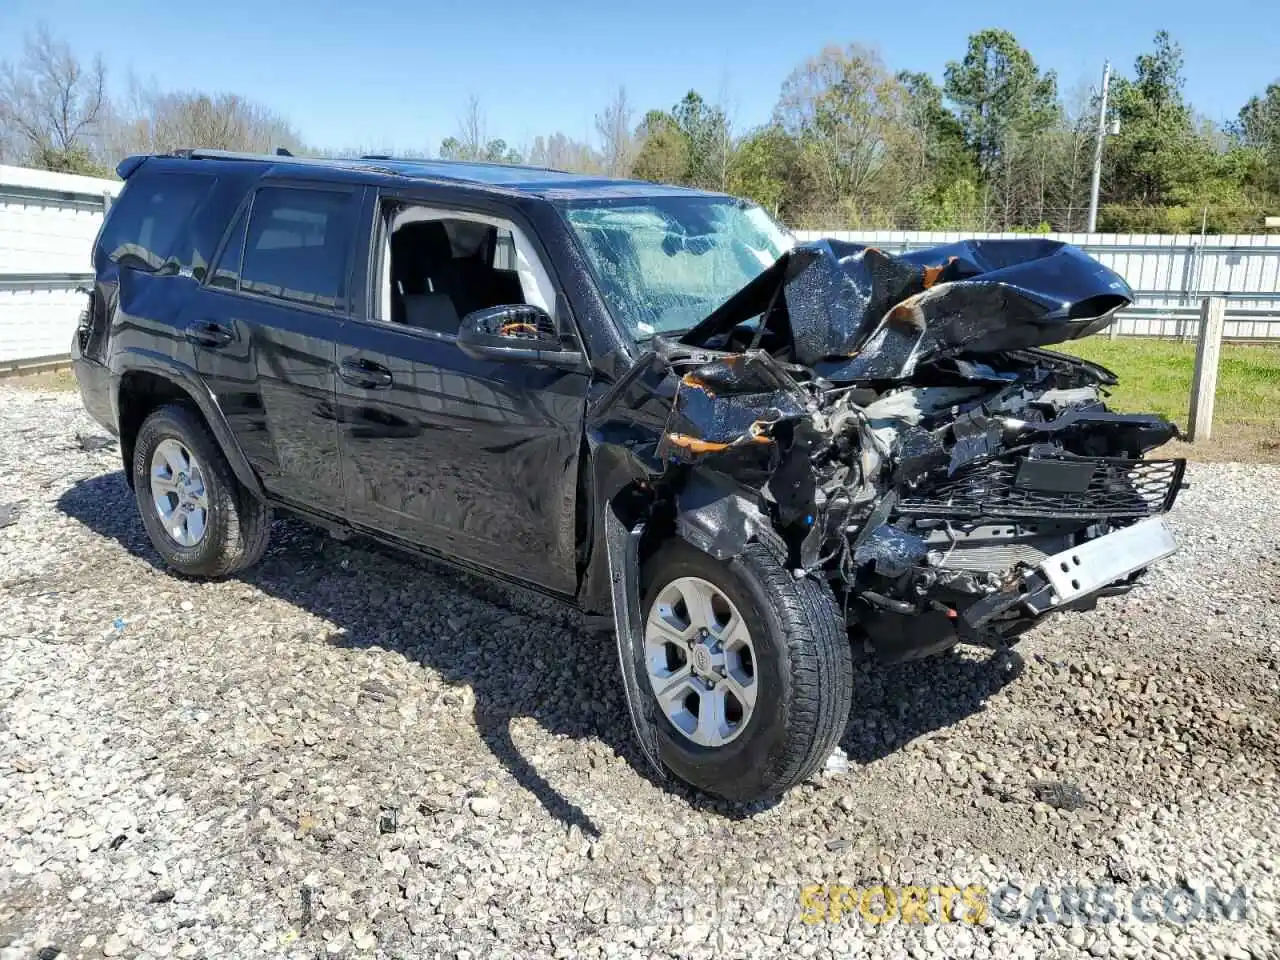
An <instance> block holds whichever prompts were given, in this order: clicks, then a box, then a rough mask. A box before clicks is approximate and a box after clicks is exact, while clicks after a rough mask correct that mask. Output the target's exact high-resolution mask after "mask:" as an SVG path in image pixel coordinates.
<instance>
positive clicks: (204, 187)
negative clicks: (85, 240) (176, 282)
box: [97, 171, 217, 273]
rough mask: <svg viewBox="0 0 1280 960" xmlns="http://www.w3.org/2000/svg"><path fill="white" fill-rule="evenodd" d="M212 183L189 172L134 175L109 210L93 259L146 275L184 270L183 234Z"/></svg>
mask: <svg viewBox="0 0 1280 960" xmlns="http://www.w3.org/2000/svg"><path fill="white" fill-rule="evenodd" d="M216 180H217V178H216V177H212V176H208V175H206V174H195V173H192V174H185V173H159V174H152V175H149V176H148V175H147V174H146V173H145V171H142V172H140V173H139V174H138V175H135V178H134V179H133V180H131V181H130V182H129V183H127V184H126V185H125V188H124V190H123V191H122V192H121V194H120V198H119V199H118V200H117V201H116V202H115V203H114V204H112V206H111V211H110V213H109V214H108V216H107V222H106V224H105V225H104V226H103V228H102V232H101V234H99V236H98V247H97V254H98V256H99V257H106V258H107V259H109V260H112V261H114V262H116V263H118V264H120V265H121V266H124V267H130V268H132V269H134V270H143V271H146V272H148V273H155V272H159V271H161V270H172V271H173V272H174V273H177V272H178V269H179V268H180V267H183V266H185V267H188V268H190V267H191V263H190V260H191V256H190V252H191V251H190V247H191V243H190V238H189V237H186V236H185V231H186V228H187V225H188V224H189V223H190V221H191V216H192V214H193V213H195V211H196V208H197V207H198V206H199V205H200V203H201V202H202V201H203V200H204V198H205V197H206V196H208V194H209V191H210V190H211V189H212V188H213V185H214V183H215V182H216ZM180 240H182V241H183V242H182V243H181V244H180V243H179V241H180ZM175 252H177V253H181V254H182V255H175Z"/></svg>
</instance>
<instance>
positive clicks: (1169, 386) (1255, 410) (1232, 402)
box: [1050, 336, 1280, 428]
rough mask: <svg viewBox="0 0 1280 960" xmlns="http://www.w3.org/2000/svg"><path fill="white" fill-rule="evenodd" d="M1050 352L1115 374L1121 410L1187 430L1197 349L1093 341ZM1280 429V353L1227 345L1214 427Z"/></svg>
mask: <svg viewBox="0 0 1280 960" xmlns="http://www.w3.org/2000/svg"><path fill="white" fill-rule="evenodd" d="M1050 349H1055V350H1062V351H1063V352H1064V353H1073V354H1075V355H1076V356H1078V357H1083V358H1084V359H1086V360H1092V361H1093V362H1095V363H1100V364H1102V365H1103V366H1104V367H1107V368H1109V369H1111V370H1113V371H1115V373H1116V375H1117V376H1118V377H1119V378H1120V383H1119V384H1118V385H1117V386H1116V387H1114V388H1113V393H1112V397H1111V401H1110V402H1111V403H1112V405H1113V406H1115V407H1116V408H1117V409H1120V410H1124V411H1131V412H1138V413H1159V414H1163V415H1164V416H1166V417H1168V418H1169V419H1170V420H1173V421H1175V422H1176V423H1178V424H1181V425H1182V426H1184V427H1185V426H1186V422H1187V411H1188V410H1189V408H1190V400H1191V373H1192V370H1193V369H1194V368H1195V360H1196V345H1195V344H1194V343H1180V342H1178V341H1175V340H1156V339H1148V338H1130V339H1116V340H1109V339H1107V338H1106V337H1105V336H1101V337H1089V338H1088V339H1086V340H1077V341H1075V342H1074V343H1068V344H1062V345H1060V346H1057V347H1052V348H1050ZM1219 424H1222V425H1227V424H1242V425H1244V424H1247V425H1252V426H1265V425H1274V426H1276V427H1277V428H1280V347H1272V346H1265V347H1260V346H1237V345H1234V344H1224V345H1223V347H1222V363H1221V365H1220V366H1219V368H1218V393H1217V399H1216V401H1215V403H1214V425H1215V428H1216V427H1217V425H1219Z"/></svg>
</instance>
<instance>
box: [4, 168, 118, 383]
mask: <svg viewBox="0 0 1280 960" xmlns="http://www.w3.org/2000/svg"><path fill="white" fill-rule="evenodd" d="M120 187H121V184H120V183H119V182H118V181H115V180H99V179H96V178H94V177H79V176H74V175H71V174H64V173H49V172H47V171H44V170H28V169H26V168H25V167H6V166H0V363H4V364H12V363H16V362H27V361H34V360H43V359H47V358H56V357H63V356H66V354H67V350H68V349H69V345H70V343H71V337H72V335H73V334H74V333H75V328H76V321H77V319H78V318H79V316H80V310H81V309H82V308H83V307H84V297H83V296H81V295H80V294H78V293H76V288H77V287H80V286H88V285H89V284H90V283H91V282H92V280H93V272H92V270H93V268H92V265H91V263H90V259H89V258H90V253H91V251H92V249H93V240H94V237H96V236H97V234H98V228H99V227H100V226H101V225H102V215H103V211H104V210H105V209H106V206H107V204H108V203H109V202H110V200H111V199H112V198H114V197H116V196H118V195H119V193H120Z"/></svg>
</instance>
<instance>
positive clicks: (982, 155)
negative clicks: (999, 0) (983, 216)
mask: <svg viewBox="0 0 1280 960" xmlns="http://www.w3.org/2000/svg"><path fill="white" fill-rule="evenodd" d="M945 78H946V82H945V85H944V91H945V93H946V96H947V99H948V100H950V101H951V102H952V103H954V104H955V105H956V107H957V109H958V112H959V120H960V124H961V126H962V128H963V129H964V133H965V138H966V139H967V141H968V142H969V145H970V146H971V147H972V149H973V150H974V151H975V153H976V154H977V158H978V163H979V165H980V167H981V168H982V171H983V173H984V174H986V175H988V176H992V175H995V174H997V173H998V168H999V167H1000V164H1001V159H1002V157H1001V155H1002V154H1003V153H1005V152H1007V151H1009V150H1011V149H1012V147H1013V145H1015V144H1016V143H1017V142H1018V141H1019V140H1027V139H1030V138H1032V137H1034V136H1036V135H1037V134H1040V133H1042V132H1044V131H1045V130H1047V129H1048V128H1049V127H1050V126H1051V125H1052V124H1053V122H1054V121H1055V120H1056V119H1057V116H1058V103H1057V93H1058V81H1057V76H1056V75H1055V74H1054V72H1053V71H1052V70H1049V71H1046V72H1044V73H1041V72H1040V69H1039V68H1038V67H1037V66H1036V63H1035V60H1033V59H1032V57H1031V54H1030V53H1028V52H1027V51H1026V50H1024V49H1023V48H1022V47H1021V46H1019V44H1018V41H1017V40H1016V39H1015V38H1014V36H1013V34H1011V33H1009V31H1007V30H983V31H981V32H979V33H975V34H973V35H972V36H970V37H969V48H968V51H967V52H966V53H965V56H964V59H963V60H960V61H958V62H957V61H955V60H953V61H951V62H950V63H948V64H947V69H946V73H945ZM1006 160H1007V158H1006ZM1006 166H1007V163H1006Z"/></svg>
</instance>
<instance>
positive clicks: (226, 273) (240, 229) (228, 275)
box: [209, 204, 249, 290]
mask: <svg viewBox="0 0 1280 960" xmlns="http://www.w3.org/2000/svg"><path fill="white" fill-rule="evenodd" d="M248 222H249V206H248V204H246V205H245V206H244V209H242V210H241V211H240V215H239V216H238V217H236V222H235V226H233V227H232V228H231V233H230V234H229V235H228V238H227V245H226V247H224V248H223V250H222V256H220V257H219V258H218V266H217V269H215V270H214V271H213V278H212V279H211V280H210V281H209V285H210V286H211V287H222V288H223V289H224V290H238V289H240V261H241V259H243V257H244V229H245V225H246V224H247V223H248Z"/></svg>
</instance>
